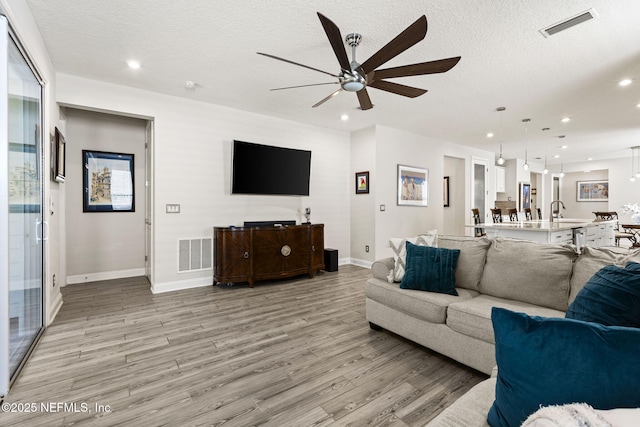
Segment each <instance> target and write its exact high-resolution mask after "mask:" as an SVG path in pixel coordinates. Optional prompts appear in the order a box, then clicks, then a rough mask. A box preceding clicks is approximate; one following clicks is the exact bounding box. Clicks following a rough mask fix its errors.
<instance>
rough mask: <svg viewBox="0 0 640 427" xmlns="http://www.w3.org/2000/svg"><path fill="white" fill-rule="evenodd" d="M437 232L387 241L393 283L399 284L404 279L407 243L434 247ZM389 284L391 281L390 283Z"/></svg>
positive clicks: (432, 231) (431, 231)
mask: <svg viewBox="0 0 640 427" xmlns="http://www.w3.org/2000/svg"><path fill="white" fill-rule="evenodd" d="M437 237H438V232H437V230H430V231H427V232H426V233H425V234H421V235H419V236H416V237H408V238H391V239H389V247H390V248H391V250H392V251H393V260H394V263H395V265H394V267H393V280H392V281H393V282H401V281H402V277H404V271H405V268H406V267H405V262H406V256H407V242H411V243H413V244H414V245H418V246H436V245H437V244H438V241H437V240H436V239H437ZM390 282H391V281H390Z"/></svg>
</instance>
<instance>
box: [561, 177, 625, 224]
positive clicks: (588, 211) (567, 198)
mask: <svg viewBox="0 0 640 427" xmlns="http://www.w3.org/2000/svg"><path fill="white" fill-rule="evenodd" d="M607 179H609V171H608V170H597V171H590V172H584V171H580V172H568V173H566V174H565V176H564V178H562V180H561V181H560V194H561V195H562V198H561V199H562V202H563V203H564V206H565V208H566V209H565V210H564V211H563V212H562V215H563V216H564V217H565V218H590V219H594V218H595V216H594V214H593V213H594V212H608V211H609V202H607V201H604V202H600V201H590V202H578V201H577V182H578V181H595V180H598V181H601V180H607ZM611 210H613V211H615V210H616V209H611Z"/></svg>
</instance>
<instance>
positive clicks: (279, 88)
mask: <svg viewBox="0 0 640 427" xmlns="http://www.w3.org/2000/svg"><path fill="white" fill-rule="evenodd" d="M337 84H340V82H331V83H313V84H310V85H298V86H287V87H277V88H274V89H269V90H284V89H297V88H299V87H309V86H323V85H337Z"/></svg>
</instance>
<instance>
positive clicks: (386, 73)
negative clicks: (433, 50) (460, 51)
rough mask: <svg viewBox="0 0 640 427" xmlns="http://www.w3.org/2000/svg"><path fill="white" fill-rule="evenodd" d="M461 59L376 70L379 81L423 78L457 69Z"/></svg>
mask: <svg viewBox="0 0 640 427" xmlns="http://www.w3.org/2000/svg"><path fill="white" fill-rule="evenodd" d="M458 61H460V57H459V56H456V57H455V58H447V59H439V60H437V61H429V62H421V63H419V64H411V65H403V66H401V67H394V68H385V69H384V70H376V71H375V77H376V78H378V79H390V78H393V77H407V76H421V75H424V74H437V73H445V72H447V71H449V70H450V69H452V68H453V67H455V65H456V64H457V63H458Z"/></svg>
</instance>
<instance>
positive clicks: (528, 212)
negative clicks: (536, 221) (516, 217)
mask: <svg viewBox="0 0 640 427" xmlns="http://www.w3.org/2000/svg"><path fill="white" fill-rule="evenodd" d="M524 217H525V219H526V220H527V221H531V220H532V219H533V217H532V216H531V208H524Z"/></svg>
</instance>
